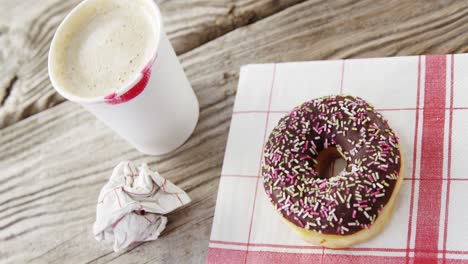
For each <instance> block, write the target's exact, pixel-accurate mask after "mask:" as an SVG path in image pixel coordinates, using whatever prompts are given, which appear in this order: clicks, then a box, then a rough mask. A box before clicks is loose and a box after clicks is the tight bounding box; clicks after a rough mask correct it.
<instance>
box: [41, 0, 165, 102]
mask: <svg viewBox="0 0 468 264" xmlns="http://www.w3.org/2000/svg"><path fill="white" fill-rule="evenodd" d="M91 1H96V0H84V1H82V2H81V3H79V4H78V5H77V6H75V7H74V8H73V9H72V10H71V11H70V12H69V13H68V14H67V15H66V16H65V18H64V19H63V20H62V22H60V25H59V26H58V27H57V30H56V31H55V33H54V36H53V38H52V41H51V44H50V48H49V53H48V62H47V68H48V73H49V79H50V82H51V83H52V87H53V88H54V90H55V91H57V92H58V93H59V94H60V95H61V96H63V97H64V98H65V99H68V100H70V101H73V102H77V103H81V104H95V103H105V102H106V97H108V96H109V95H101V96H96V97H89V98H88V97H81V96H78V95H75V94H73V93H71V92H68V91H67V90H66V89H63V88H62V87H60V85H58V83H57V81H56V80H55V76H54V74H53V71H52V67H51V66H52V60H51V55H52V51H53V50H54V46H55V43H56V41H57V40H56V38H57V35H58V34H60V32H61V30H63V27H65V25H66V24H67V22H68V20H69V19H70V18H71V17H72V16H73V15H74V14H75V13H76V12H79V10H80V8H82V7H83V6H84V5H86V4H87V3H88V2H91ZM143 1H146V2H147V3H149V4H150V5H151V6H152V7H153V11H154V15H155V19H156V20H155V21H156V30H157V34H158V37H157V39H156V43H155V45H154V48H153V51H152V54H151V57H150V59H149V61H148V62H147V64H152V63H154V58H156V54H157V51H158V48H159V45H160V42H161V38H162V29H163V21H162V16H161V11H160V10H159V7H158V5H157V4H156V3H154V2H153V1H152V0H143ZM150 67H151V65H150ZM142 70H143V69H142ZM141 78H143V73H141V72H140V74H136V75H135V77H133V78H132V79H131V80H130V81H129V82H128V83H127V84H126V85H125V86H122V87H120V88H119V89H118V90H116V91H115V92H113V93H112V94H114V95H115V96H120V95H123V94H125V93H126V92H127V91H128V90H130V89H131V88H132V87H133V86H134V85H135V84H137V83H138V82H139V81H140V80H141Z"/></svg>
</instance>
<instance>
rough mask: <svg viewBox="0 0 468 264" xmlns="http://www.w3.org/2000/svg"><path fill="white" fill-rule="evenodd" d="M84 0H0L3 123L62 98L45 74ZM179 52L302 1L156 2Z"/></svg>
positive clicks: (0, 111)
mask: <svg viewBox="0 0 468 264" xmlns="http://www.w3.org/2000/svg"><path fill="white" fill-rule="evenodd" d="M79 2H80V0H67V1H60V0H42V1H40V3H38V2H37V1H36V0H25V1H16V0H0V47H1V51H0V65H1V73H2V74H1V75H0V128H1V127H5V126H8V125H10V124H12V123H14V122H17V121H18V120H21V119H23V118H26V117H28V116H31V115H33V114H35V113H38V112H40V111H42V110H44V109H47V108H49V107H52V106H54V105H56V104H58V103H60V102H62V101H63V98H62V97H60V96H59V95H58V94H57V93H55V91H54V90H53V89H52V86H51V84H50V81H49V78H48V75H47V53H48V50H49V46H50V41H51V39H52V37H53V34H54V32H55V30H56V28H57V27H58V25H59V23H60V22H61V21H62V20H63V18H64V17H65V15H66V14H67V13H68V12H69V11H70V10H71V9H72V8H73V7H74V6H76V5H77V4H78V3H79ZM156 2H159V3H160V8H161V11H162V13H163V19H164V24H165V29H166V31H167V33H168V36H169V38H170V39H171V41H172V43H173V45H174V48H175V50H176V52H178V53H179V54H180V53H184V52H186V51H188V50H191V49H193V48H194V47H197V46H199V45H201V44H203V43H205V42H208V41H210V40H212V39H214V38H216V37H218V36H221V35H223V34H225V33H226V32H229V31H231V30H233V29H235V28H237V27H241V26H244V25H248V24H250V23H253V22H255V21H257V20H259V19H261V18H263V17H266V16H269V15H270V14H272V13H275V12H277V11H279V10H282V9H284V8H287V7H289V6H291V5H293V4H295V3H297V2H300V0H281V1H270V0H241V1H232V2H231V1H216V0H214V1H206V0H189V1H161V0H160V1H156Z"/></svg>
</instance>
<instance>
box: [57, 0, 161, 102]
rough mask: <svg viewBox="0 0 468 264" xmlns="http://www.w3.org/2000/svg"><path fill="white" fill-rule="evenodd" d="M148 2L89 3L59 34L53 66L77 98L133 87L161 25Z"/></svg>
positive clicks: (61, 84)
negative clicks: (158, 26)
mask: <svg viewBox="0 0 468 264" xmlns="http://www.w3.org/2000/svg"><path fill="white" fill-rule="evenodd" d="M152 11H153V9H152V7H151V6H150V5H149V4H148V1H145V0H132V1H127V0H87V1H85V2H84V3H82V4H81V5H80V6H79V7H78V8H77V9H76V10H75V11H74V12H73V13H72V14H70V15H69V17H68V18H67V20H66V21H65V22H64V23H63V25H62V26H61V27H60V29H59V31H57V33H56V36H55V38H54V41H53V44H52V48H51V53H50V58H49V59H50V65H51V75H53V76H52V77H53V78H54V80H55V83H56V85H58V86H59V87H60V88H61V89H63V90H66V91H67V92H69V93H71V94H74V95H75V96H79V97H83V98H93V97H98V96H105V95H108V94H111V93H114V92H116V91H118V90H119V89H123V88H125V87H128V86H129V85H131V84H132V83H133V82H134V81H135V80H136V79H137V78H138V76H139V75H140V74H141V70H142V69H143V68H144V67H145V66H146V64H147V63H148V62H149V61H150V60H151V59H152V57H153V56H154V53H155V49H156V46H157V41H158V32H157V24H156V23H157V21H156V18H155V16H154V14H153V13H152Z"/></svg>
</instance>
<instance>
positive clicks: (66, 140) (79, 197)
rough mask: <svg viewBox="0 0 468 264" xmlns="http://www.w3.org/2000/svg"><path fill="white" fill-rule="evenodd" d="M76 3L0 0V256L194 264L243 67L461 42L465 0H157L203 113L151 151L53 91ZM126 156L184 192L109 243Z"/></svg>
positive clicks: (419, 50)
mask: <svg viewBox="0 0 468 264" xmlns="http://www.w3.org/2000/svg"><path fill="white" fill-rule="evenodd" d="M78 2H79V0H66V1H62V0H22V1H17V0H0V261H1V262H5V263H23V262H27V261H33V262H39V263H55V262H57V263H65V262H66V263H104V262H112V263H146V262H151V263H203V262H205V258H206V253H207V247H208V240H209V236H210V230H211V224H212V222H213V214H214V207H215V203H216V196H217V189H218V182H219V175H220V172H221V166H222V161H223V156H224V150H225V145H226V140H227V135H228V130H229V124H230V120H231V114H232V107H233V103H234V97H235V94H236V87H237V80H238V77H239V67H240V66H241V65H243V64H247V63H263V62H285V61H305V60H324V59H341V58H358V57H383V56H400V55H417V54H435V53H437V54H440V53H463V52H467V51H468V1H462V0H460V1H449V0H443V1H426V0H416V1H403V0H402V1H389V0H379V1H375V0H363V1H315V0H311V1H299V0H238V1H234V0H233V1H217V0H180V1H179V0H167V1H164V0H159V1H157V2H158V3H159V5H160V8H161V10H162V13H163V17H164V22H165V26H166V31H167V33H168V35H169V38H170V39H171V41H172V44H173V45H174V48H175V50H176V51H177V53H178V55H179V58H180V60H181V62H182V65H183V66H184V69H185V72H186V74H187V76H188V78H189V80H190V82H191V83H192V86H193V89H194V90H195V93H196V94H197V97H198V100H199V102H200V120H199V123H198V126H197V128H196V129H195V132H194V134H193V135H192V137H191V138H190V140H189V141H188V142H187V143H186V144H185V145H184V146H183V147H182V148H180V149H178V150H176V151H174V152H173V153H170V154H168V155H165V156H162V157H152V156H147V155H143V154H141V153H139V152H137V151H136V150H135V149H133V148H132V147H131V146H130V145H129V144H127V143H126V142H125V141H124V140H122V139H121V138H120V137H119V136H117V135H116V134H115V133H114V132H112V131H111V130H110V129H108V128H107V127H105V126H104V125H103V124H102V123H100V122H99V121H97V120H96V119H95V118H94V117H93V116H92V115H91V114H90V113H88V112H86V111H85V110H84V109H83V108H81V107H80V106H78V105H76V104H74V103H71V102H68V101H64V99H63V98H62V97H60V96H59V95H58V94H57V93H56V92H54V90H53V89H52V86H51V84H50V82H49V79H48V75H47V52H48V49H49V45H50V41H51V38H52V36H53V34H54V32H55V29H56V28H57V26H58V24H59V23H60V21H61V20H62V19H63V18H64V16H65V15H66V14H67V13H68V11H69V10H70V9H71V8H73V7H74V6H75V5H76V4H77V3H78ZM122 160H132V161H135V162H138V163H139V162H143V161H144V162H147V163H148V164H149V165H150V167H151V168H152V169H157V170H158V171H159V172H160V173H161V174H162V175H163V176H164V177H166V178H168V179H169V180H171V181H172V182H174V183H176V184H177V185H179V186H181V187H182V188H183V189H184V190H186V191H187V192H188V194H189V195H190V197H191V198H192V200H193V202H192V203H191V204H189V205H188V206H186V207H184V208H182V209H181V210H177V211H175V212H173V213H171V214H170V215H169V224H168V226H167V228H166V230H165V231H164V232H163V234H162V236H161V238H160V239H158V240H157V241H153V242H149V243H145V244H142V245H140V246H137V247H134V248H131V249H130V250H129V251H127V252H125V253H114V252H113V251H112V249H111V248H109V247H108V246H103V245H101V244H98V243H97V242H96V241H95V240H94V238H93V235H92V224H93V222H94V219H95V206H96V200H97V196H98V194H99V190H100V188H101V187H102V185H103V184H104V183H105V182H106V181H107V179H108V177H109V176H110V173H111V171H112V168H113V167H114V166H115V165H116V164H117V163H118V162H119V161H122Z"/></svg>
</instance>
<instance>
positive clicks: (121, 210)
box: [93, 162, 190, 252]
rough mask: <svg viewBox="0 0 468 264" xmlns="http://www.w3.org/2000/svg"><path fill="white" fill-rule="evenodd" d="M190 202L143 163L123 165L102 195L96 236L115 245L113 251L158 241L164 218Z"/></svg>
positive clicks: (98, 208)
mask: <svg viewBox="0 0 468 264" xmlns="http://www.w3.org/2000/svg"><path fill="white" fill-rule="evenodd" d="M189 202H190V198H189V197H188V195H187V194H186V193H185V192H184V191H183V190H182V189H180V188H179V187H177V186H175V185H174V184H173V183H171V182H170V181H168V180H166V179H165V178H163V177H161V176H160V175H159V173H157V172H153V171H151V170H150V169H149V168H148V166H147V165H146V164H145V163H143V164H141V166H140V167H139V168H137V167H136V166H134V165H133V164H132V163H131V162H121V163H120V164H119V165H117V167H115V169H114V171H113V172H112V175H111V177H110V179H109V181H108V182H107V184H106V185H104V187H103V188H102V190H101V193H100V194H99V198H98V203H97V208H96V222H95V223H94V226H93V232H94V236H95V238H96V240H98V241H108V242H113V245H114V246H113V247H114V251H116V252H117V251H120V250H122V249H124V248H126V247H128V246H129V245H131V244H132V243H138V242H144V241H150V240H155V239H157V238H158V237H159V235H160V234H161V232H162V231H163V230H164V228H165V227H166V223H167V218H166V217H165V216H163V215H165V214H167V213H170V212H172V211H173V210H175V209H177V208H179V207H180V206H183V205H185V204H187V203H189Z"/></svg>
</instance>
